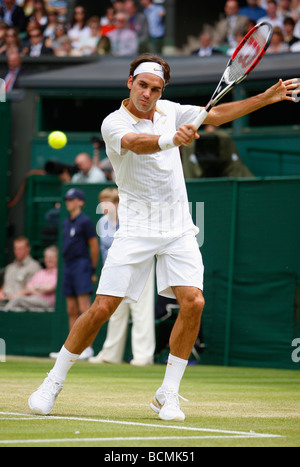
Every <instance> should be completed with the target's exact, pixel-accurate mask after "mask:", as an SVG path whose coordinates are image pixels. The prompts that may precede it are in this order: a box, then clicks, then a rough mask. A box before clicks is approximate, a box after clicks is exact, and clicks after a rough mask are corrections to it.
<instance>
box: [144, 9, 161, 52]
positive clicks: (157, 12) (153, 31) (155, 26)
mask: <svg viewBox="0 0 300 467" xmlns="http://www.w3.org/2000/svg"><path fill="white" fill-rule="evenodd" d="M140 4H141V5H142V7H143V8H144V13H145V15H146V17H147V20H148V25H149V36H150V42H149V48H150V52H152V53H155V54H161V52H162V47H163V41H164V37H165V33H166V27H165V16H166V10H165V8H164V7H163V6H162V5H157V4H154V3H153V2H152V0H140Z"/></svg>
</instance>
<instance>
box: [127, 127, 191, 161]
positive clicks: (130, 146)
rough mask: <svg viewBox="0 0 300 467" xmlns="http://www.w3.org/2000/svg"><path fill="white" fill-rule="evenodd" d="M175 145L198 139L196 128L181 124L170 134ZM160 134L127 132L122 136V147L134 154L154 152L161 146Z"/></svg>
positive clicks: (187, 143)
mask: <svg viewBox="0 0 300 467" xmlns="http://www.w3.org/2000/svg"><path fill="white" fill-rule="evenodd" d="M170 138H171V141H173V144H174V145H175V146H181V145H185V146H188V145H189V144H191V143H192V142H193V141H194V139H198V138H199V135H198V133H197V128H196V127H195V126H194V125H193V124H192V123H190V124H186V125H182V126H181V127H180V128H179V129H178V130H177V132H176V133H175V134H174V136H173V135H170ZM159 140H160V136H157V135H147V134H140V135H138V134H136V133H128V134H127V135H125V136H124V137H123V138H122V143H121V144H122V148H123V149H127V150H129V151H132V152H134V153H135V154H154V153H155V152H159V151H161V150H162V148H161V147H160V145H159Z"/></svg>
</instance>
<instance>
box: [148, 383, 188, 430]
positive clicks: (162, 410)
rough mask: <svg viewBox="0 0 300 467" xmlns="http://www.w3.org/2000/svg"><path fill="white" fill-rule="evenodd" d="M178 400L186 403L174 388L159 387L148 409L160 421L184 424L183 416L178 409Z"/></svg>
mask: <svg viewBox="0 0 300 467" xmlns="http://www.w3.org/2000/svg"><path fill="white" fill-rule="evenodd" d="M179 398H180V399H182V400H184V401H186V402H187V399H185V398H184V397H182V396H180V395H179V394H178V393H177V391H176V390H175V389H174V388H172V387H171V388H162V387H161V388H159V389H158V390H157V391H156V394H155V396H154V398H153V400H152V402H151V404H150V407H151V409H152V410H153V411H154V412H155V413H157V414H158V416H159V418H160V419H161V420H174V421H178V422H184V420H185V414H184V413H183V412H182V410H181V409H180V403H179Z"/></svg>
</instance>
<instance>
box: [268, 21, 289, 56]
mask: <svg viewBox="0 0 300 467" xmlns="http://www.w3.org/2000/svg"><path fill="white" fill-rule="evenodd" d="M289 51H290V47H289V45H288V44H287V43H286V42H284V36H283V32H282V29H281V28H280V27H279V26H276V27H275V28H274V29H273V37H272V40H271V44H270V46H269V48H268V50H267V53H268V54H279V53H284V52H289Z"/></svg>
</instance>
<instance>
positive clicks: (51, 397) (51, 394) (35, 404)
mask: <svg viewBox="0 0 300 467" xmlns="http://www.w3.org/2000/svg"><path fill="white" fill-rule="evenodd" d="M62 388H63V385H62V384H60V383H58V382H57V381H55V379H54V378H53V376H51V375H50V374H49V373H48V376H47V378H45V379H44V382H43V383H42V384H41V385H40V387H39V388H38V389H37V390H36V391H35V392H34V393H33V394H31V396H30V397H29V399H28V405H29V408H30V410H32V411H33V412H34V413H35V414H37V415H49V414H50V412H51V411H52V409H53V406H54V402H55V400H56V398H57V396H58V395H59V393H60V391H61V390H62Z"/></svg>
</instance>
